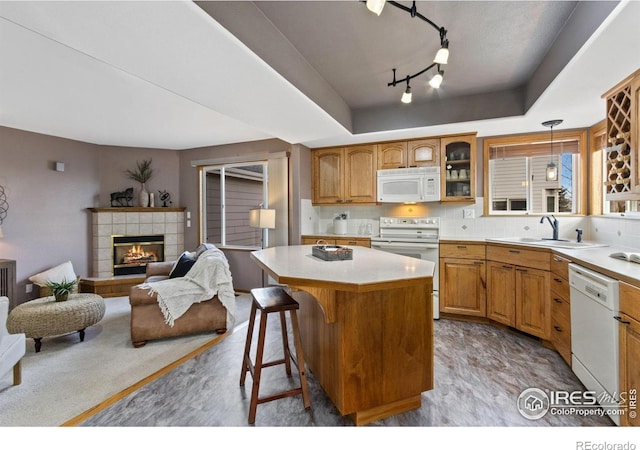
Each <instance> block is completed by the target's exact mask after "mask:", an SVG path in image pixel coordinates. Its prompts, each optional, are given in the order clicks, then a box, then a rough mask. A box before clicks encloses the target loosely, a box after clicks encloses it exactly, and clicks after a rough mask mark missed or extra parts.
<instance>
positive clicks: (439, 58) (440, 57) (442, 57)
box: [433, 40, 449, 64]
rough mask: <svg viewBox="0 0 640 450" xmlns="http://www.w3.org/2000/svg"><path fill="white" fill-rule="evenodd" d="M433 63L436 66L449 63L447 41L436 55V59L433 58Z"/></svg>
mask: <svg viewBox="0 0 640 450" xmlns="http://www.w3.org/2000/svg"><path fill="white" fill-rule="evenodd" d="M433 62H434V63H436V64H447V62H449V41H447V40H445V41H444V42H443V43H442V46H441V47H440V50H438V53H436V57H435V58H433Z"/></svg>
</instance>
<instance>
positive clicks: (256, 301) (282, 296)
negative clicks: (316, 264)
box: [240, 286, 311, 424]
mask: <svg viewBox="0 0 640 450" xmlns="http://www.w3.org/2000/svg"><path fill="white" fill-rule="evenodd" d="M251 296H252V298H253V302H252V303H251V313H250V316H249V326H248V328H247V341H246V343H245V347H244V356H243V358H242V371H241V374H240V386H244V382H245V378H246V376H247V372H251V376H252V378H253V388H252V389H251V404H250V407H249V423H250V424H252V423H254V422H255V420H256V409H257V407H258V404H259V403H266V402H270V401H272V400H278V399H280V398H284V397H290V396H293V395H298V394H302V399H303V401H304V407H305V409H306V408H309V407H310V406H311V401H310V400H309V390H308V387H307V375H306V371H305V365H304V357H303V355H302V341H301V340H300V327H299V326H298V316H297V313H296V310H297V309H298V308H299V305H298V302H296V301H295V300H294V299H293V298H292V297H291V296H290V295H289V294H287V292H286V291H285V290H284V289H283V288H281V287H279V286H271V287H265V288H256V289H252V290H251ZM258 309H259V310H260V328H259V330H258V347H257V349H256V361H255V365H254V363H253V362H252V361H251V356H250V354H249V352H250V350H251V339H252V337H253V326H254V322H255V318H256V311H257V310H258ZM285 311H289V317H290V318H291V325H292V326H293V339H294V344H295V348H296V352H295V356H294V355H293V353H292V352H291V348H290V347H289V338H288V334H287V324H286V318H285ZM275 312H277V313H279V315H280V325H281V328H282V346H283V350H284V357H283V358H282V359H278V360H274V361H270V362H263V361H262V357H263V353H264V340H265V335H266V331H267V317H268V315H269V314H270V313H275ZM291 361H293V363H294V364H295V365H296V367H297V368H298V373H299V375H300V387H297V388H295V389H290V390H287V391H282V392H279V393H276V394H273V395H269V396H266V397H259V390H260V374H261V373H262V369H263V368H264V367H271V366H277V365H279V364H284V366H285V370H286V372H287V376H288V377H291Z"/></svg>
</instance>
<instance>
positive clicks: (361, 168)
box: [343, 145, 378, 203]
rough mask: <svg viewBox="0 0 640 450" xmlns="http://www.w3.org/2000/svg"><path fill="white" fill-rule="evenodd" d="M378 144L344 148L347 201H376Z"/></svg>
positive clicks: (344, 198)
mask: <svg viewBox="0 0 640 450" xmlns="http://www.w3.org/2000/svg"><path fill="white" fill-rule="evenodd" d="M377 156H378V155H377V153H376V145H358V146H354V147H347V148H345V149H344V178H343V182H344V197H343V201H344V202H345V203H375V202H376V186H377V179H376V175H377V174H376V170H377V167H378V164H377V162H378V160H377Z"/></svg>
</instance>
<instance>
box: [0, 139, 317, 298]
mask: <svg viewBox="0 0 640 450" xmlns="http://www.w3.org/2000/svg"><path fill="white" fill-rule="evenodd" d="M0 142H1V143H2V144H1V148H0V185H2V186H3V187H4V189H5V192H6V194H7V200H8V203H9V210H8V214H7V218H6V219H5V221H4V223H3V224H2V229H3V232H4V238H0V258H6V259H15V260H16V261H17V264H16V265H17V268H16V272H17V273H16V275H17V281H18V299H17V303H22V302H24V301H27V300H31V299H33V298H36V297H37V294H38V288H37V287H35V288H34V292H33V293H31V294H27V293H26V292H25V287H26V285H27V283H29V282H28V277H29V276H31V275H33V274H35V273H37V272H40V271H42V270H45V269H48V268H50V267H52V266H55V265H57V264H60V263H62V262H65V261H68V260H70V261H71V262H72V263H73V266H74V269H75V271H76V273H77V274H78V275H80V276H90V275H91V269H92V268H91V267H90V266H91V260H92V239H91V228H90V214H89V213H88V211H87V208H91V207H104V206H109V203H110V196H109V194H110V193H111V192H115V191H121V190H123V189H125V188H127V187H130V186H131V187H134V188H135V189H136V191H137V190H138V188H139V186H138V183H136V182H134V181H132V180H129V179H128V178H127V177H126V174H125V170H126V169H133V168H135V164H136V161H141V160H143V159H153V164H152V167H153V168H154V175H153V178H152V179H151V181H150V182H149V184H148V187H147V188H148V190H149V191H150V192H154V193H157V192H158V190H159V189H162V190H167V191H169V193H170V194H171V196H172V199H173V205H172V206H175V207H178V206H181V207H186V210H187V211H190V212H191V227H187V228H185V238H184V239H185V243H184V247H185V249H192V248H196V247H197V245H198V244H199V242H198V239H199V237H198V227H197V224H198V180H197V171H196V168H195V167H192V166H191V161H194V160H202V159H211V158H220V157H240V156H242V155H253V154H268V153H275V152H282V151H290V152H291V154H292V155H293V157H292V158H291V160H290V170H289V172H290V175H291V174H293V176H290V180H289V182H290V184H291V183H293V184H292V187H291V191H290V195H293V197H295V198H290V203H291V204H290V211H291V210H295V211H298V210H299V207H300V205H299V203H300V197H299V196H298V195H299V192H300V190H301V189H302V190H303V191H304V190H305V189H309V188H310V187H309V186H306V185H305V183H306V182H307V181H308V180H309V175H308V173H309V161H308V155H307V156H306V157H305V154H306V153H305V152H308V149H305V148H304V147H301V146H290V145H289V144H288V143H286V142H283V141H280V140H277V139H272V140H265V141H256V142H247V143H243V144H231V145H222V146H217V147H205V148H198V149H192V150H182V151H176V150H165V149H145V148H125V147H111V146H100V145H95V144H89V143H85V142H78V141H73V140H69V139H63V138H58V137H54V136H47V135H42V134H37V133H31V132H27V131H21V130H15V129H12V128H6V127H0ZM56 161H60V162H63V163H65V171H64V172H56V171H55V170H54V164H55V162H56ZM300 183H301V184H302V187H301V185H300ZM291 192H294V194H291ZM156 206H159V203H158V202H156ZM290 220H291V223H292V225H291V229H299V214H293V215H290ZM293 243H295V242H293ZM248 255H249V253H248V252H244V253H243V254H239V255H230V254H229V255H228V257H229V259H230V263H231V264H233V265H234V266H236V267H237V268H236V270H232V272H233V275H234V280H237V283H238V286H239V289H242V290H248V289H250V288H251V287H255V286H256V280H259V279H260V272H259V270H258V269H257V266H256V265H255V264H253V263H251V262H250V260H249V259H248ZM232 269H233V267H232ZM241 269H242V270H241Z"/></svg>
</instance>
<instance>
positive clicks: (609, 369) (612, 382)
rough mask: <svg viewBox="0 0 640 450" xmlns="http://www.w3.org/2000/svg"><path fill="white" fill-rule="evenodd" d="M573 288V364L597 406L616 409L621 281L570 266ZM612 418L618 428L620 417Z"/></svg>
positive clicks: (612, 416)
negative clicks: (593, 396)
mask: <svg viewBox="0 0 640 450" xmlns="http://www.w3.org/2000/svg"><path fill="white" fill-rule="evenodd" d="M569 285H570V286H571V354H572V355H571V364H572V369H573V372H574V373H575V374H576V376H577V377H578V378H579V379H580V381H582V384H584V385H585V387H586V388H587V390H589V391H594V392H596V393H597V397H598V403H600V405H601V406H603V407H604V408H605V410H606V409H607V408H611V409H613V408H616V406H617V405H618V403H617V401H616V400H618V397H619V394H620V393H619V391H618V384H619V383H618V373H619V369H618V322H617V320H616V319H615V318H614V316H617V315H618V311H619V295H618V280H615V279H613V278H610V277H607V276H605V275H602V274H600V273H597V272H594V271H592V270H589V269H585V268H584V267H580V266H578V265H576V264H573V263H571V264H569ZM609 417H610V418H611V420H613V421H614V422H615V423H616V424H617V425H619V424H620V423H619V422H620V419H619V417H618V416H617V415H616V414H615V413H614V414H610V415H609Z"/></svg>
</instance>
